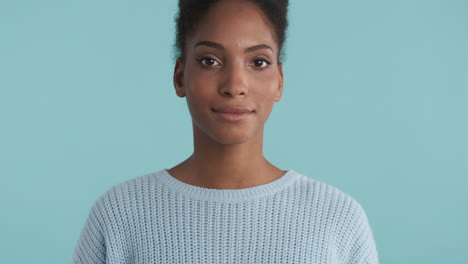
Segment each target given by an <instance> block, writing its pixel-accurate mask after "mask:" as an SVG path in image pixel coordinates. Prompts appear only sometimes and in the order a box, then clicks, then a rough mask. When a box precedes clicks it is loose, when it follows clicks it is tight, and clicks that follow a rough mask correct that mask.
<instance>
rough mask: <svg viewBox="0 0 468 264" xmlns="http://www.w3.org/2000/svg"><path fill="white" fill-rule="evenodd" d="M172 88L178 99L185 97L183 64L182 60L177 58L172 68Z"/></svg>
mask: <svg viewBox="0 0 468 264" xmlns="http://www.w3.org/2000/svg"><path fill="white" fill-rule="evenodd" d="M173 82H174V88H175V90H176V94H177V96H179V97H185V88H184V63H183V61H182V58H178V59H177V61H176V64H175V67H174V78H173Z"/></svg>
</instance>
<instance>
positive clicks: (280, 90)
mask: <svg viewBox="0 0 468 264" xmlns="http://www.w3.org/2000/svg"><path fill="white" fill-rule="evenodd" d="M278 72H279V75H280V78H279V81H278V90H277V92H276V96H275V102H278V101H279V100H281V95H282V94H283V64H282V63H281V62H278Z"/></svg>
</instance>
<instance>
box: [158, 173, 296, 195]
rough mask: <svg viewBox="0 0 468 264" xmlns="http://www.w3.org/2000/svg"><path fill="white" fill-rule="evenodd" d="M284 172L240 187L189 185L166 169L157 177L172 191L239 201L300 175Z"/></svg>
mask: <svg viewBox="0 0 468 264" xmlns="http://www.w3.org/2000/svg"><path fill="white" fill-rule="evenodd" d="M284 172H285V173H284V174H283V176H281V177H280V178H278V179H276V180H274V181H271V182H269V183H266V184H262V185H257V186H253V187H248V188H242V189H213V188H205V187H199V186H195V185H191V184H188V183H185V182H183V181H180V180H178V179H176V178H175V177H174V176H172V175H171V174H170V173H169V172H168V170H167V169H163V170H161V171H160V172H159V173H158V174H159V177H157V178H158V180H159V181H160V182H161V183H163V184H164V185H165V186H166V187H168V188H169V189H171V190H172V191H175V192H177V193H180V194H182V195H184V196H188V197H191V198H194V199H197V200H204V201H223V202H240V201H246V200H251V199H255V198H260V197H264V196H268V195H272V194H274V193H276V192H278V191H280V190H283V189H285V188H287V187H288V186H290V185H291V184H293V183H294V181H295V180H296V179H298V178H299V176H300V174H298V173H297V172H295V171H294V170H292V169H289V170H286V171H284Z"/></svg>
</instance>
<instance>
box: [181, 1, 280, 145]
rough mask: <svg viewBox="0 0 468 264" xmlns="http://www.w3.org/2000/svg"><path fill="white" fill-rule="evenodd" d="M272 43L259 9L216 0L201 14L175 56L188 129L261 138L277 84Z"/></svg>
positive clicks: (237, 138) (226, 138) (230, 138)
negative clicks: (179, 55) (182, 54)
mask: <svg viewBox="0 0 468 264" xmlns="http://www.w3.org/2000/svg"><path fill="white" fill-rule="evenodd" d="M278 54H279V52H278V44H277V43H276V41H275V39H274V37H273V28H272V27H271V25H270V24H269V22H268V20H267V18H266V17H265V16H264V14H263V12H262V10H261V9H260V8H258V7H257V6H256V5H255V4H253V3H250V2H248V1H220V2H218V3H216V4H215V5H214V6H212V7H211V8H210V9H209V11H208V12H207V13H206V14H205V15H204V16H203V18H202V19H201V20H200V22H199V24H198V25H197V28H196V30H195V32H194V33H193V34H192V35H190V36H189V38H188V39H187V41H186V47H185V55H186V57H185V60H184V61H183V62H182V61H181V60H178V61H177V64H176V67H175V72H174V85H175V88H176V93H177V95H178V96H180V97H184V96H185V97H186V98H187V104H188V107H189V111H190V114H191V116H192V121H193V124H194V129H195V130H196V131H194V132H195V135H197V133H204V134H206V135H207V136H209V137H210V138H212V139H213V140H215V141H217V142H219V143H221V144H240V143H244V142H247V141H249V140H252V139H254V138H256V139H261V138H262V135H263V127H264V124H265V122H266V120H267V119H268V117H269V115H270V113H271V110H272V107H273V104H274V102H276V101H279V100H280V98H281V93H282V90H283V73H282V68H281V64H280V63H278Z"/></svg>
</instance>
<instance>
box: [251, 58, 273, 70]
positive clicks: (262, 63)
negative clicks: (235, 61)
mask: <svg viewBox="0 0 468 264" xmlns="http://www.w3.org/2000/svg"><path fill="white" fill-rule="evenodd" d="M270 64H271V62H269V61H268V60H266V59H263V58H257V59H255V60H253V61H252V64H251V65H252V66H253V67H255V68H266V67H268V66H269V65H270Z"/></svg>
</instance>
